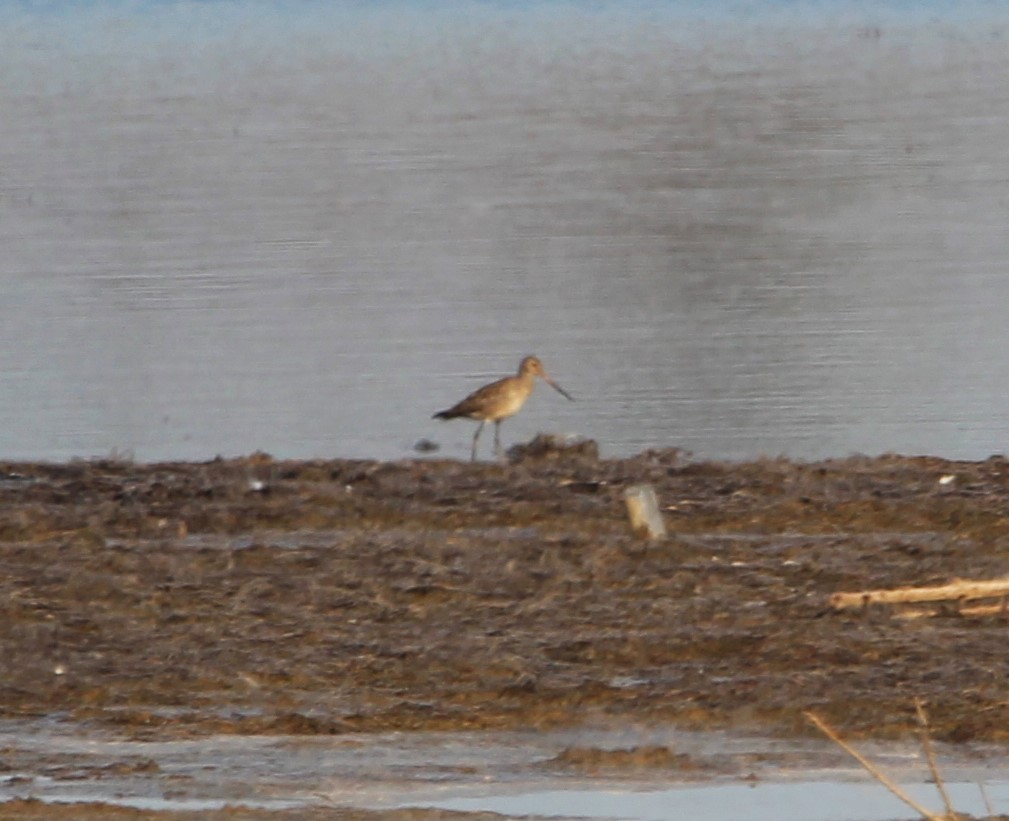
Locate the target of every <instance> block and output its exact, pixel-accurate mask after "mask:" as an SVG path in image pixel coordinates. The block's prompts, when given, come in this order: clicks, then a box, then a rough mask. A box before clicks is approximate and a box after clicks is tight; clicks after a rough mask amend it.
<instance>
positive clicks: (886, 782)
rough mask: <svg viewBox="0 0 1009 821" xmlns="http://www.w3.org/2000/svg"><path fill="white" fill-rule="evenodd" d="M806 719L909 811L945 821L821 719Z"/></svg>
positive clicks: (929, 820) (812, 716)
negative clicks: (905, 790)
mask: <svg viewBox="0 0 1009 821" xmlns="http://www.w3.org/2000/svg"><path fill="white" fill-rule="evenodd" d="M803 715H804V716H805V717H806V719H807V720H808V721H809V722H810V723H812V724H813V726H815V727H816V728H817V729H818V730H819V731H820V732H821V733H823V734H824V735H825V736H827V738H829V739H830V740H831V741H833V742H834V743H835V744H836V745H837V746H838V747H840V748H841V749H842V750H844V751H845V752H846V753H847V754H848V755H850V756H851V757H852V758H854V759H855V760H856V761H857V762H858V763H859V764H861V765H862V766H863V767H865V769H866V771H867V772H868V773H869V774H870V775H871V776H872V777H873V778H875V779H876V780H877V781H878V782H879V783H880V784H882V785H883V786H884V787H886V788H887V789H888V790H889V791H890V792H891V793H893V794H894V795H895V796H897V798H899V799H900V800H901V801H903V802H904V803H905V804H907V805H908V806H909V807H910V808H911V809H913V810H914V811H915V812H916V813H918V814H919V815H920V816H921V817H922V818H925V819H927V821H946V819H944V818H943V817H942V816H941V815H936V814H935V813H933V812H930V811H929V810H927V809H925V808H924V807H923V806H922V805H921V804H919V803H918V802H917V801H915V800H914V799H913V798H911V796H909V795H908V794H907V793H906V792H904V790H902V789H901V788H900V785H899V784H896V783H894V782H893V781H891V780H890V779H889V778H888V777H887V775H886V773H884V772H883V771H882V770H880V769H879V767H877V766H876V765H875V764H873V763H872V762H871V761H869V759H867V758H866V757H865V756H864V755H862V754H861V753H860V752H859V751H858V750H856V749H855V748H854V747H852V746H851V745H850V744H848V743H847V742H845V741H844V740H843V739H842V738H841V737H840V736H839V735H838V734H837V733H836V732H835V731H834V730H833V728H831V727H830V726H829V725H828V724H827V723H826V722H825V721H824V720H823V719H821V718H820V717H819V716H818V715H816V713H813V712H810V711H808V710H807V711H806V712H804V713H803Z"/></svg>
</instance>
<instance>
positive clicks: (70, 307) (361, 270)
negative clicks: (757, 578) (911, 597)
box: [0, 2, 1009, 460]
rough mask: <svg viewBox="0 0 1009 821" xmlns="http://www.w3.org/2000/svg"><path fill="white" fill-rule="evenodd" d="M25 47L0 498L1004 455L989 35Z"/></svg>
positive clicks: (269, 24) (599, 16) (225, 22)
mask: <svg viewBox="0 0 1009 821" xmlns="http://www.w3.org/2000/svg"><path fill="white" fill-rule="evenodd" d="M783 7H784V8H785V9H786V10H784V11H783V10H782V8H783ZM27 8H29V9H32V10H28V11H26V10H10V9H7V10H5V11H3V12H0V77H2V78H3V82H2V83H0V248H2V254H0V282H2V284H3V291H2V300H0V420H2V424H0V458H19V459H20V458H30V459H36V458H38V459H66V458H70V457H74V456H82V457H91V456H102V455H108V454H110V453H113V452H116V453H127V454H133V455H135V456H136V458H138V459H143V460H157V459H172V458H194V459H200V458H210V457H212V456H214V455H215V454H223V455H236V454H242V453H248V452H251V451H253V450H256V449H262V450H265V451H268V452H270V453H273V454H274V455H276V456H285V457H310V456H360V457H379V458H398V457H404V456H409V455H411V454H412V447H413V444H414V443H415V442H416V441H417V440H418V439H420V438H422V437H427V438H430V439H434V440H436V441H438V442H440V443H441V444H442V446H443V449H442V451H441V452H442V453H443V454H447V455H449V456H458V457H463V458H465V457H466V456H467V455H468V447H469V439H470V436H471V435H472V426H471V425H470V424H468V423H465V422H455V423H451V424H444V425H443V424H442V423H438V422H434V421H432V420H430V418H429V417H430V415H431V414H432V413H433V412H434V411H436V410H439V409H441V408H443V407H446V406H447V405H448V404H450V403H452V402H453V401H455V400H456V399H458V398H460V397H461V396H462V395H463V394H464V393H466V392H467V391H469V390H471V389H473V388H474V387H476V386H477V385H479V384H480V383H481V382H483V381H486V380H487V379H489V378H491V377H497V376H500V375H503V374H505V373H508V372H510V371H512V370H513V369H514V368H515V367H516V365H517V363H518V360H519V358H520V357H521V356H522V355H523V354H525V353H532V352H535V353H537V354H539V355H540V356H541V358H542V359H543V360H544V362H545V364H546V365H547V368H548V370H550V371H551V373H552V374H553V376H554V377H555V378H556V379H557V380H558V381H559V382H560V383H561V384H562V385H563V386H564V387H565V388H567V389H568V390H569V391H570V392H571V393H573V394H575V396H576V397H577V398H578V400H579V401H577V402H575V403H568V402H566V401H565V400H563V399H562V398H561V397H559V396H558V395H556V394H554V393H553V392H551V391H549V389H540V390H539V391H538V392H537V393H536V395H534V397H533V399H532V400H531V401H530V404H529V406H528V407H527V409H526V410H525V411H524V412H523V413H522V414H521V415H520V416H518V417H517V418H515V419H514V420H511V421H510V422H509V423H507V424H506V425H505V426H504V429H503V430H504V434H505V439H506V441H508V442H510V441H514V440H516V439H520V438H527V437H529V436H531V435H533V434H535V433H536V432H537V431H539V430H551V431H557V432H576V433H580V434H583V435H586V436H590V437H592V438H595V439H597V440H598V441H599V442H600V444H601V446H602V448H603V452H604V453H605V454H607V455H621V454H630V453H635V452H638V451H640V450H643V449H645V448H648V447H665V446H672V445H678V446H681V447H685V448H687V449H690V450H692V451H694V452H695V453H696V454H697V455H698V456H701V457H730V458H746V457H751V456H756V455H759V454H778V453H784V454H788V455H791V456H794V457H799V458H815V457H820V456H827V455H844V454H848V453H850V452H865V453H878V452H883V451H891V450H893V451H901V452H915V453H921V452H928V453H934V454H939V455H945V456H951V457H972V458H978V457H985V456H987V455H989V454H991V453H995V452H1003V451H1004V450H1005V449H1006V444H1005V443H1006V440H1007V437H1009V401H1007V387H1009V356H1007V351H1009V344H1007V343H1009V322H1007V321H1006V316H1007V314H1009V310H1007V309H1009V270H1006V259H1007V258H1009V253H1007V251H1009V230H1007V226H1009V165H1007V161H1006V158H1007V157H1009V93H1007V92H1006V85H1005V78H1006V77H1007V76H1009V14H1007V13H1006V12H1009V7H1003V6H1000V5H997V4H996V5H984V6H977V7H973V6H967V7H964V6H961V7H956V6H953V7H946V6H930V7H928V8H927V9H926V10H924V11H921V10H919V11H915V12H911V11H908V10H906V9H904V8H903V7H902V5H901V4H897V3H892V4H890V5H883V6H862V7H860V6H850V5H849V4H842V3H837V4H833V5H832V4H830V3H827V4H811V5H809V6H808V7H806V6H803V7H801V8H800V7H798V6H797V5H796V4H787V5H785V4H773V3H768V4H765V5H760V4H756V5H741V6H733V5H727V4H726V5H721V6H713V7H711V9H713V10H708V11H703V12H702V11H700V10H699V9H698V8H695V7H694V6H693V5H691V4H686V3H674V2H671V3H668V4H659V5H649V6H638V7H627V6H617V5H614V6H613V7H609V8H608V7H606V6H605V5H603V6H599V5H597V4H593V5H592V6H591V7H590V6H589V5H588V4H584V5H583V4H580V3H572V4H563V5H562V4H541V5H532V6H530V5H523V6H520V7H516V6H508V5H478V4H474V5H464V4H452V5H450V6H449V5H440V4H433V3H413V4H408V3H391V4H390V3H382V4H378V3H376V4H368V3H362V4H358V5H351V4H322V3H320V4H316V3H310V2H304V3H299V2H290V3H276V4H259V3H247V2H246V3H237V2H236V3H215V2H211V3H185V4H182V3H179V4H176V3H171V2H167V3H154V4H147V5H135V4H126V3H115V4H90V3H86V2H85V3H74V4H66V5H59V4H57V5H46V6H42V7H31V6H29V7H27ZM796 8H800V10H798V11H796V10H795V9H796ZM840 8H844V9H847V10H846V11H844V13H843V14H842V13H841V12H839V11H838V9H840ZM953 8H955V9H958V10H955V11H954V10H951V9H953ZM965 9H966V10H965Z"/></svg>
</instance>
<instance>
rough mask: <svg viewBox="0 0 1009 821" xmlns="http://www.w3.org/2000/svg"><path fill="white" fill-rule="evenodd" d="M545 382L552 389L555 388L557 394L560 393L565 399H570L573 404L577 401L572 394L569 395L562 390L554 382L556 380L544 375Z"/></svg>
mask: <svg viewBox="0 0 1009 821" xmlns="http://www.w3.org/2000/svg"><path fill="white" fill-rule="evenodd" d="M543 381H544V382H546V383H547V384H548V385H549V386H550V387H551V388H553V389H554V390H555V391H557V393H559V394H560V395H561V396H563V397H564V398H565V399H568V400H570V401H571V402H574V401H575V398H574V397H573V396H572V395H571V394H570V393H568V392H567V391H566V390H564V388H562V387H561V386H560V385H558V384H557V383H556V382H554V380H553V379H551V378H550V377H549V376H546V375H544V376H543Z"/></svg>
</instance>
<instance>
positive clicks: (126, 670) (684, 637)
mask: <svg viewBox="0 0 1009 821" xmlns="http://www.w3.org/2000/svg"><path fill="white" fill-rule="evenodd" d="M516 459H517V461H514V462H513V463H512V464H510V465H507V466H502V465H494V464H475V465H471V464H468V463H460V462H454V461H431V460H417V461H404V462H397V463H379V462H367V461H344V460H335V461H314V462H280V461H273V460H271V459H270V458H269V457H267V456H264V455H256V456H253V457H249V458H247V459H239V460H227V461H225V460H218V461H214V462H209V463H205V464H155V465H137V464H130V463H121V462H102V461H96V462H79V463H71V464H60V465H51V464H2V465H0V607H2V608H3V613H2V615H3V618H2V619H0V671H2V678H0V717H3V718H16V717H25V716H33V717H35V716H43V715H56V716H59V717H62V718H65V719H67V720H70V721H74V722H76V723H78V724H80V723H84V724H86V725H89V726H93V727H95V728H101V729H113V730H115V731H116V732H118V733H122V734H125V735H126V736H129V737H132V738H141V739H142V738H157V739H168V738H181V737H188V736H193V735H200V734H210V733H256V734H262V733H267V734H270V733H278V734H279V733H283V734H289V733H294V734H318V733H325V734H333V733H343V732H347V731H358V732H360V731H372V730H388V729H400V730H409V729H446V730H449V729H473V728H505V727H508V728H511V727H547V726H557V725H564V724H575V723H581V722H585V721H587V720H592V719H597V718H598V719H609V718H617V719H620V718H621V717H628V718H631V719H633V720H635V721H655V722H675V723H679V724H681V725H683V726H687V727H691V728H715V727H718V728H725V727H730V728H735V727H738V728H745V729H757V730H761V731H764V732H772V733H781V734H796V733H812V732H814V731H813V730H811V729H810V727H809V726H808V725H807V723H806V722H805V721H804V719H803V718H802V712H803V711H804V710H809V709H813V710H816V711H817V712H818V713H820V714H821V715H822V716H823V717H825V718H826V719H828V720H829V721H830V722H832V723H833V724H834V725H835V726H837V727H838V728H839V729H840V730H842V731H844V732H845V733H847V734H849V735H856V736H858V735H863V736H865V735H871V736H873V737H877V738H881V737H886V736H888V735H896V734H903V733H906V732H907V731H908V730H909V728H911V727H912V726H913V723H914V719H913V716H914V704H913V700H914V698H915V697H916V696H921V697H923V698H924V699H925V700H926V702H927V704H928V708H929V712H930V715H931V719H932V723H933V728H932V729H933V734H934V735H935V736H936V738H938V739H943V740H954V741H955V740H974V739H983V740H1004V739H1005V738H1006V736H1007V735H1009V652H1006V646H1007V634H1009V624H1007V622H1006V620H1005V618H1003V617H1000V616H998V615H995V616H986V617H983V618H971V617H965V616H963V615H961V614H958V613H957V612H956V610H955V609H950V610H949V611H948V612H945V613H940V614H938V615H936V616H935V617H928V618H918V619H904V618H900V617H898V616H897V615H895V613H894V612H893V611H892V610H890V609H888V608H883V607H877V608H873V609H870V610H868V611H865V612H844V613H835V612H833V611H831V610H830V608H829V607H828V604H827V600H828V597H829V595H830V594H831V593H833V592H835V591H838V590H858V589H864V588H876V587H890V586H900V585H906V584H934V583H941V582H945V581H949V580H950V579H952V578H955V577H962V578H988V577H995V576H1002V575H1006V574H1007V573H1009V552H1007V545H1009V463H1007V462H1006V461H1005V460H1003V459H1002V458H992V459H990V460H988V461H985V462H980V463H968V462H948V461H944V460H941V459H936V458H926V457H921V458H905V457H899V456H884V457H880V458H861V457H860V458H850V459H840V460H831V461H826V462H821V463H816V464H796V463H793V462H789V461H785V460H766V461H757V462H751V463H746V464H726V463H693V462H690V461H688V460H686V459H684V457H683V455H682V454H681V453H679V452H678V451H675V450H668V451H654V452H648V453H645V454H643V455H641V456H638V457H636V458H632V459H620V460H597V459H595V458H594V456H593V452H592V449H591V448H585V447H582V448H573V449H570V450H564V449H561V450H555V449H552V448H549V447H546V448H541V449H539V450H538V451H535V450H534V451H531V452H529V453H527V454H526V455H525V456H524V457H523V456H516ZM944 476H945V477H948V476H953V477H955V478H954V479H952V480H949V479H947V480H946V481H944V482H940V478H942V477H944ZM639 482H649V483H651V484H652V485H654V487H655V489H656V491H657V493H658V497H659V499H660V502H661V504H662V505H663V506H664V507H666V508H667V510H666V511H665V515H666V520H667V524H668V525H669V528H670V531H671V535H670V538H669V539H668V540H666V541H664V542H662V543H659V544H651V543H649V542H647V541H642V540H640V539H638V538H636V537H635V536H633V535H632V534H631V533H629V531H628V527H627V523H626V515H625V508H624V502H623V497H622V493H623V490H624V488H625V487H627V486H628V485H630V484H634V483H639ZM25 817H30V816H25Z"/></svg>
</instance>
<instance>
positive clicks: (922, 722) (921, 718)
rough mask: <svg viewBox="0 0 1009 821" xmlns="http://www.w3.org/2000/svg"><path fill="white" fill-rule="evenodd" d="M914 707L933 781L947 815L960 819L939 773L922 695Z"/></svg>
mask: <svg viewBox="0 0 1009 821" xmlns="http://www.w3.org/2000/svg"><path fill="white" fill-rule="evenodd" d="M914 709H915V711H916V712H917V713H918V735H919V736H920V738H921V748H922V750H924V751H925V760H926V761H927V762H928V769H929V772H931V773H932V781H934V782H935V786H936V789H937V790H939V795H941V796H942V803H943V804H944V805H945V806H946V817H947V818H949V819H950V821H960V816H959V815H957V813H956V810H954V809H953V802H952V801H950V800H949V793H948V792H946V785H945V783H943V780H942V776H941V775H940V774H939V765H938V763H936V760H935V750H934V748H933V747H932V737H931V736H930V735H929V730H928V716H927V715H926V714H925V704H924V702H923V701H922V700H921V696H916V697H915V699H914Z"/></svg>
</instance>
